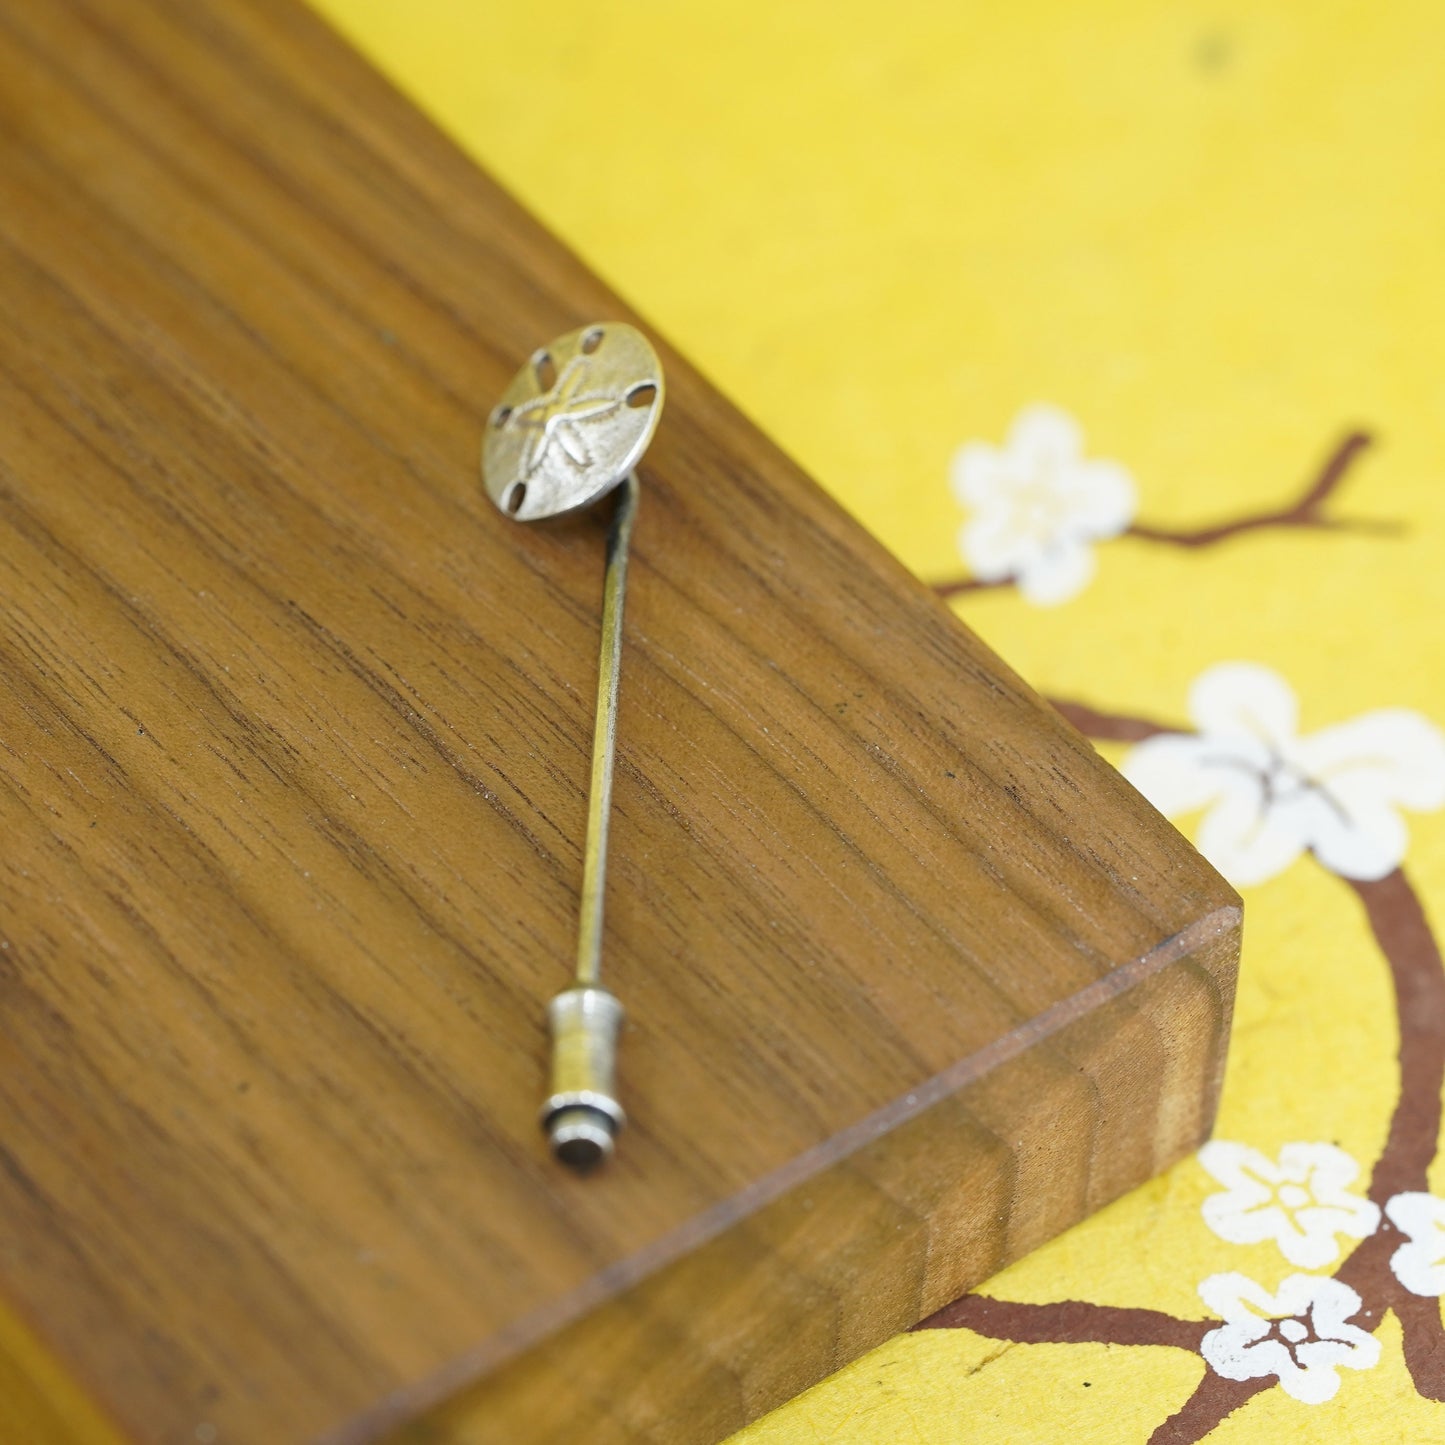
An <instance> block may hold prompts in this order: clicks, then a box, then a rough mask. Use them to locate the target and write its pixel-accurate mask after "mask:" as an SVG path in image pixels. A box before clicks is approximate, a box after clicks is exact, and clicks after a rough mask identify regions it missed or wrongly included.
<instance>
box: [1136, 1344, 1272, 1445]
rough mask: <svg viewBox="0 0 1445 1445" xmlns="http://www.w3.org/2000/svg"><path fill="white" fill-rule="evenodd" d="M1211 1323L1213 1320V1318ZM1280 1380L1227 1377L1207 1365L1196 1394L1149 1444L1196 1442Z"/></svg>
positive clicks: (1163, 1424)
mask: <svg viewBox="0 0 1445 1445" xmlns="http://www.w3.org/2000/svg"><path fill="white" fill-rule="evenodd" d="M1211 1323H1212V1321H1211ZM1277 1383H1278V1381H1277V1380H1275V1379H1274V1378H1273V1377H1272V1376H1269V1375H1264V1376H1261V1377H1260V1378H1259V1379H1256V1380H1226V1379H1225V1378H1224V1376H1223V1375H1216V1374H1215V1373H1214V1371H1213V1370H1211V1369H1210V1368H1209V1366H1208V1365H1207V1364H1206V1365H1205V1367H1204V1378H1203V1379H1202V1380H1200V1382H1199V1384H1198V1385H1196V1386H1195V1389H1194V1393H1193V1394H1192V1395H1191V1396H1190V1397H1189V1398H1188V1399H1187V1400H1186V1401H1185V1402H1184V1403H1183V1404H1182V1405H1181V1406H1180V1407H1179V1408H1178V1409H1177V1410H1176V1411H1175V1412H1174V1413H1173V1414H1172V1415H1171V1416H1170V1417H1169V1418H1168V1419H1167V1420H1164V1421H1161V1422H1160V1424H1159V1425H1158V1426H1157V1428H1156V1429H1155V1431H1154V1433H1153V1434H1152V1435H1151V1436H1150V1437H1149V1445H1195V1441H1197V1440H1202V1439H1203V1438H1204V1437H1205V1436H1206V1435H1207V1434H1209V1432H1210V1431H1211V1430H1213V1429H1214V1428H1215V1426H1217V1425H1219V1424H1221V1423H1222V1422H1223V1421H1225V1420H1227V1419H1228V1418H1229V1417H1230V1416H1231V1415H1232V1414H1234V1412H1235V1411H1236V1410H1237V1409H1239V1407H1240V1406H1241V1405H1245V1404H1248V1403H1249V1401H1250V1400H1252V1399H1253V1398H1254V1397H1255V1396H1256V1395H1258V1394H1260V1393H1261V1392H1263V1391H1265V1390H1268V1389H1271V1388H1272V1387H1273V1386H1274V1385H1276V1384H1277Z"/></svg>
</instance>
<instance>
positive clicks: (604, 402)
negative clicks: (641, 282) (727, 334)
mask: <svg viewBox="0 0 1445 1445" xmlns="http://www.w3.org/2000/svg"><path fill="white" fill-rule="evenodd" d="M661 412H662V364H661V363H660V362H659V361H658V359H657V353H656V352H655V351H653V349H652V347H651V345H650V344H649V343H648V340H647V338H646V337H645V336H644V335H643V334H642V333H641V332H640V331H638V330H637V329H636V327H633V326H628V325H627V324H626V323H625V322H621V321H613V322H608V323H605V324H598V325H594V326H583V327H580V328H579V329H578V330H576V331H569V332H568V333H567V335H566V336H559V337H558V338H557V339H556V340H555V341H553V342H552V343H551V344H550V345H548V346H545V347H543V348H542V350H540V351H537V352H534V353H533V355H532V358H531V360H530V361H529V362H528V363H527V365H526V366H524V367H523V368H522V369H521V371H519V372H518V373H517V375H516V376H515V377H514V378H513V379H512V384H511V385H510V386H509V387H508V388H507V389H506V391H505V392H503V393H502V398H501V400H500V401H499V402H498V403H497V405H496V406H495V407H494V408H493V410H492V414H491V416H490V417H488V419H487V431H486V437H485V440H484V441H483V444H482V474H483V476H484V477H485V478H486V483H487V491H488V493H489V494H490V496H491V498H492V500H493V501H494V502H495V503H496V504H497V505H498V506H499V507H500V508H501V509H502V510H503V511H504V512H506V513H507V514H508V515H509V516H513V517H516V518H517V520H518V521H519V522H536V521H540V520H541V519H542V518H543V517H557V516H561V515H562V514H563V513H564V512H573V511H576V510H577V509H578V508H579V507H587V506H591V504H592V503H593V502H595V501H597V500H598V499H599V498H601V497H603V496H605V495H606V494H607V493H608V492H610V491H611V490H612V488H613V487H615V486H616V485H617V484H618V482H620V481H621V480H622V479H623V477H625V476H626V475H627V474H628V473H629V472H630V471H631V470H632V468H633V467H635V466H636V465H637V463H638V461H639V460H640V459H641V457H642V454H643V452H645V451H646V450H647V444H648V442H650V441H651V440H652V434H653V432H654V431H655V430H656V429H657V419H658V417H659V415H661Z"/></svg>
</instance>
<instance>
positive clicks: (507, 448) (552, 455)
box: [482, 322, 662, 1169]
mask: <svg viewBox="0 0 1445 1445" xmlns="http://www.w3.org/2000/svg"><path fill="white" fill-rule="evenodd" d="M661 413H662V366H661V363H660V362H659V361H658V359H657V354H656V353H655V352H654V351H653V349H652V347H651V346H650V345H649V344H648V341H647V338H646V337H644V336H643V335H642V333H641V332H639V331H637V330H636V329H635V328H633V327H631V326H627V325H625V324H623V323H622V322H608V323H607V324H605V325H595V326H584V327H582V328H581V329H580V330H577V331H571V332H568V333H567V335H566V336H560V337H558V338H557V340H556V341H554V342H552V343H551V344H550V345H549V346H547V347H546V348H545V349H544V350H542V351H538V352H536V353H535V354H534V355H533V356H532V358H531V360H530V361H529V362H528V363H527V365H526V366H524V367H523V368H522V370H521V371H519V372H518V373H517V375H516V376H515V377H514V378H513V380H512V384H511V385H510V386H509V387H508V388H507V389H506V391H505V392H504V393H503V394H502V399H501V401H500V402H499V403H498V404H497V406H496V408H495V409H494V410H493V411H492V414H491V416H490V417H489V418H488V421H487V429H486V437H485V440H484V441H483V444H482V475H483V478H484V479H485V481H486V487H487V493H488V495H489V496H490V497H491V499H492V500H493V501H494V502H495V503H496V504H497V506H498V507H500V508H501V510H502V511H503V512H505V513H506V514H507V515H508V516H510V517H514V518H516V519H517V520H518V521H520V522H537V521H542V520H543V519H545V518H548V517H558V516H561V515H563V514H564V513H567V512H575V511H580V510H581V509H582V508H583V507H590V506H591V505H592V504H593V503H594V502H598V501H600V500H601V499H602V498H603V497H605V496H606V495H607V494H608V493H609V492H611V491H613V490H617V493H618V496H617V505H616V508H615V510H614V511H613V513H612V525H611V528H610V529H609V531H608V534H607V566H606V576H605V580H604V582H603V587H602V656H601V667H600V670H599V676H598V681H597V721H596V726H595V729H594V731H593V735H592V782H591V788H590V792H589V794H588V802H587V846H586V852H585V854H584V858H583V865H582V907H581V922H580V926H579V928H578V932H577V970H576V973H575V975H574V977H573V979H572V986H571V987H570V988H568V989H566V990H565V991H564V992H562V993H559V994H558V995H557V997H556V998H554V999H553V1000H552V1002H551V1004H550V1005H549V1006H548V1009H547V1016H548V1020H549V1022H550V1024H551V1029H552V1087H551V1091H550V1092H549V1094H548V1096H547V1100H546V1102H545V1103H544V1104H543V1105H542V1127H543V1128H544V1129H545V1130H546V1131H547V1135H548V1138H549V1139H550V1140H551V1142H552V1152H553V1153H554V1154H555V1155H556V1156H557V1157H558V1158H559V1159H561V1160H562V1161H563V1162H564V1163H567V1164H570V1165H572V1166H573V1167H574V1168H578V1169H588V1168H591V1167H592V1166H593V1165H594V1164H597V1163H599V1162H600V1161H601V1160H603V1159H605V1158H607V1156H608V1155H610V1154H611V1153H612V1145H613V1140H614V1138H615V1137H616V1134H617V1131H618V1130H619V1129H621V1127H622V1126H623V1124H624V1123H625V1122H626V1115H625V1114H624V1113H623V1112H622V1105H621V1104H619V1103H618V1102H617V1097H616V1085H615V1083H614V1077H615V1074H616V1066H617V1033H618V1029H619V1028H620V1027H621V1024H622V1005H621V1004H620V1003H619V1002H618V1001H617V999H616V998H615V997H614V996H613V995H612V994H611V993H609V992H608V991H607V989H605V988H603V987H602V986H601V983H600V978H601V972H602V901H603V885H604V881H605V877H606V872H607V821H608V816H609V814H610V813H611V809H612V762H613V757H614V755H615V753H616V750H617V680H618V673H619V671H620V668H621V661H622V603H623V596H624V593H625V590H626V587H627V548H628V543H629V542H630V540H631V537H632V520H633V517H634V515H635V514H636V511H637V493H638V482H637V473H636V471H635V470H634V468H635V467H636V466H637V463H638V462H639V461H640V460H641V458H642V454H643V453H644V452H645V451H646V450H647V444H648V443H649V442H650V441H651V440H652V434H653V432H654V431H656V430H657V420H658V417H659V416H660V415H661Z"/></svg>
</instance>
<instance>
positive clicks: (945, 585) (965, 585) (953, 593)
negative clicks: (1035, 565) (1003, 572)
mask: <svg viewBox="0 0 1445 1445" xmlns="http://www.w3.org/2000/svg"><path fill="white" fill-rule="evenodd" d="M1013 585H1014V579H1013V578H1012V577H1000V578H998V579H997V580H995V581H992V582H985V581H984V580H983V579H982V578H981V577H959V578H956V579H955V580H954V581H952V582H935V583H934V584H933V590H934V591H935V592H936V593H937V594H938V595H939V596H940V597H961V596H962V595H963V594H964V593H965V592H988V591H990V590H992V589H994V588H998V587H1012V586H1013Z"/></svg>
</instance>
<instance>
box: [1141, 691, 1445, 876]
mask: <svg viewBox="0 0 1445 1445" xmlns="http://www.w3.org/2000/svg"><path fill="white" fill-rule="evenodd" d="M1189 712H1190V716H1191V717H1192V718H1193V720H1194V724H1195V727H1196V728H1197V732H1195V733H1177V734H1176V733H1166V734H1162V735H1160V736H1158V737H1152V738H1149V739H1147V740H1146V741H1145V742H1142V743H1140V744H1139V745H1138V746H1137V747H1136V748H1134V749H1133V751H1132V752H1130V753H1129V755H1128V757H1127V758H1126V759H1125V761H1124V775H1125V777H1127V778H1128V779H1129V781H1130V782H1132V783H1133V784H1134V786H1135V787H1136V788H1138V789H1139V791H1140V792H1141V793H1143V794H1144V796H1145V797H1146V798H1148V799H1149V801H1150V802H1152V803H1153V804H1154V806H1155V807H1156V808H1158V809H1159V811H1160V812H1162V813H1166V814H1169V815H1171V816H1172V815H1177V814H1180V813H1191V812H1194V811H1195V810H1196V809H1198V808H1207V809H1208V811H1207V812H1206V813H1205V815H1204V819H1203V821H1202V822H1201V823H1200V825H1199V835H1198V839H1197V842H1198V845H1199V851H1200V852H1201V853H1203V854H1204V856H1205V857H1206V858H1208V859H1209V861H1210V862H1211V863H1213V864H1214V866H1215V867H1216V868H1218V869H1219V871H1220V872H1221V873H1223V874H1224V876H1225V877H1226V878H1228V879H1229V880H1230V882H1232V883H1235V884H1237V885H1239V886H1240V887H1248V886H1249V885H1251V884H1255V883H1263V882H1264V881H1265V880H1266V879H1269V878H1273V877H1274V876H1275V874H1277V873H1280V872H1282V871H1283V870H1284V869H1285V868H1287V867H1288V866H1289V865H1290V864H1291V863H1293V862H1294V861H1295V859H1296V858H1298V857H1299V856H1300V854H1301V853H1304V852H1305V851H1307V850H1308V851H1311V852H1313V853H1314V855H1315V856H1316V857H1317V858H1318V859H1319V860H1320V862H1321V863H1323V864H1324V865H1325V867H1326V868H1329V869H1332V870H1333V871H1334V872H1336V873H1339V874H1341V875H1342V876H1343V877H1345V878H1360V879H1369V878H1383V877H1384V876H1385V875H1386V874H1387V873H1389V872H1391V871H1392V870H1393V869H1395V868H1397V867H1398V866H1399V865H1400V863H1401V861H1402V860H1403V859H1404V856H1405V847H1406V843H1407V841H1408V835H1407V832H1406V828H1405V823H1404V820H1403V819H1402V818H1401V816H1400V812H1399V810H1400V809H1401V808H1409V809H1412V810H1414V811H1416V812H1425V811H1431V810H1434V809H1437V808H1441V807H1445V734H1442V733H1441V731H1440V729H1439V728H1437V727H1436V726H1435V725H1434V724H1433V723H1431V722H1430V721H1429V720H1428V719H1427V718H1425V717H1422V716H1421V715H1420V714H1419V713H1416V712H1410V711H1408V710H1406V709H1404V708H1386V709H1382V710H1380V711H1377V712H1369V713H1365V714H1364V715H1363V716H1361V717H1357V718H1355V719H1353V720H1352V721H1350V722H1345V723H1337V724H1336V725H1335V726H1333V727H1327V728H1322V729H1321V730H1320V731H1319V732H1315V733H1310V734H1308V735H1307V736H1305V737H1300V736H1298V735H1297V731H1296V729H1297V724H1298V706H1297V704H1296V701H1295V696H1294V693H1293V692H1292V691H1291V689H1290V686H1289V684H1288V683H1287V682H1286V681H1285V680H1284V679H1283V678H1282V677H1281V676H1280V675H1279V674H1278V673H1276V672H1273V671H1271V670H1270V669H1269V668H1267V667H1259V666H1256V665H1255V664H1253V663H1247V662H1224V663H1220V664H1219V665H1218V666H1216V667H1211V668H1210V669H1209V670H1208V671H1207V672H1204V673H1202V674H1201V675H1200V676H1199V678H1198V679H1197V680H1196V681H1195V683H1194V686H1193V687H1192V688H1191V689H1190V693H1189Z"/></svg>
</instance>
